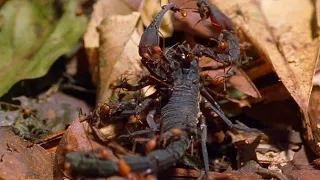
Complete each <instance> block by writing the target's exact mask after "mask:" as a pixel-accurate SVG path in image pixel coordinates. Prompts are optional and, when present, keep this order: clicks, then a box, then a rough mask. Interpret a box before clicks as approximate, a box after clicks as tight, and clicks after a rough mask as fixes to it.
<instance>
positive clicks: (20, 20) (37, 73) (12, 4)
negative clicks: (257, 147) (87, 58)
mask: <svg viewBox="0 0 320 180" xmlns="http://www.w3.org/2000/svg"><path fill="white" fill-rule="evenodd" d="M53 7H54V6H53V1H47V2H38V1H18V0H13V1H8V2H6V3H5V4H4V5H3V7H2V8H1V10H0V14H1V17H3V19H4V20H3V21H4V25H3V26H2V27H1V31H0V53H1V59H0V72H1V73H0V81H1V86H0V96H2V95H3V94H5V93H6V92H7V91H8V90H9V89H10V88H11V87H12V86H13V85H14V84H15V83H16V82H18V81H20V80H23V79H33V78H38V77H41V76H43V75H45V74H46V73H47V71H48V70H49V68H50V67H51V65H52V64H53V63H54V62H55V61H56V60H57V59H58V58H59V57H60V56H61V55H63V54H66V53H68V52H70V51H71V50H72V48H73V47H74V46H75V45H76V43H77V42H78V40H79V38H80V36H81V35H82V33H83V32H84V30H85V27H86V23H87V18H86V17H85V16H84V15H83V16H76V13H75V12H76V9H77V2H76V1H64V4H63V14H62V15H61V17H60V16H59V18H57V17H58V14H55V13H53V12H54V11H55V9H53ZM43 9H46V11H44V10H43ZM56 18H57V19H56Z"/></svg>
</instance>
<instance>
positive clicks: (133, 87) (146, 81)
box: [111, 75, 150, 91]
mask: <svg viewBox="0 0 320 180" xmlns="http://www.w3.org/2000/svg"><path fill="white" fill-rule="evenodd" d="M148 85H150V78H149V75H147V76H143V77H142V78H141V79H140V80H139V81H138V84H137V85H131V84H129V83H128V81H127V80H126V79H121V80H120V82H118V83H117V84H116V85H113V87H111V88H112V89H118V88H122V89H126V90H127V91H137V90H140V89H142V88H144V87H146V86H148Z"/></svg>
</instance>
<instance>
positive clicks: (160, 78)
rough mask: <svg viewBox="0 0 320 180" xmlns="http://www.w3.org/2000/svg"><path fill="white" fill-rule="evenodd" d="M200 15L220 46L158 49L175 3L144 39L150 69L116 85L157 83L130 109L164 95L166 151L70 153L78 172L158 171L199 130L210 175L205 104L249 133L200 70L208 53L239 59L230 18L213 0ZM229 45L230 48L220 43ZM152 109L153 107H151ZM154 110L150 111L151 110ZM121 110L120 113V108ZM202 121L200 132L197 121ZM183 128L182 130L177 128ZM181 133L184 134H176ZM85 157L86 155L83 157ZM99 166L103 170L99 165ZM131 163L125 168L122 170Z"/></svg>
mask: <svg viewBox="0 0 320 180" xmlns="http://www.w3.org/2000/svg"><path fill="white" fill-rule="evenodd" d="M197 5H198V8H199V10H198V11H199V13H200V16H201V18H209V17H210V19H211V21H212V24H213V27H214V28H215V29H216V30H218V31H219V32H220V35H219V37H218V42H219V43H220V44H219V45H218V47H216V49H214V50H213V49H209V48H207V47H205V46H195V47H193V48H192V49H191V48H190V47H189V46H188V45H186V44H185V43H181V44H178V45H175V46H173V47H170V48H166V49H164V50H162V49H161V48H160V47H159V44H160V37H159V33H158V31H159V26H160V24H161V21H162V18H163V16H164V15H165V13H167V12H168V11H170V10H171V11H173V12H178V11H180V10H181V9H180V8H178V7H177V6H176V5H175V4H174V3H169V4H167V5H166V6H164V7H163V8H162V10H161V11H160V12H159V13H158V15H157V16H156V17H155V19H154V20H153V21H152V23H151V24H150V25H149V26H148V27H147V29H146V30H145V32H144V34H143V35H142V37H141V41H140V44H139V54H140V56H141V57H142V60H141V62H142V64H143V65H144V67H146V69H147V70H148V71H149V73H150V74H149V75H147V76H145V77H143V78H142V79H141V80H140V81H139V82H138V84H137V85H131V84H129V83H127V82H120V83H118V84H117V85H116V88H123V89H126V90H129V91H136V90H139V89H142V88H143V87H146V86H148V85H152V86H154V87H155V89H156V92H155V93H153V94H152V95H150V97H146V98H145V100H144V102H143V103H141V104H144V106H143V107H141V106H137V107H136V108H131V109H130V111H129V113H128V111H127V112H126V114H138V113H141V112H142V111H144V110H145V109H146V107H147V106H148V104H150V103H151V102H153V103H154V101H152V99H156V98H158V99H161V104H162V108H161V117H160V119H161V134H160V137H159V138H156V139H158V140H159V142H160V143H158V144H162V149H158V150H153V149H151V150H149V151H148V153H147V155H146V156H125V157H123V158H121V159H120V160H119V162H115V161H112V160H105V159H103V158H100V159H99V158H97V155H93V154H92V153H88V152H70V153H68V154H66V162H69V163H70V169H71V170H72V172H73V173H74V174H76V175H77V176H86V177H109V176H112V175H123V176H128V174H129V173H131V172H147V173H150V172H159V171H161V170H164V169H166V168H169V167H171V166H173V165H175V164H176V163H177V162H179V160H180V159H181V158H182V157H183V156H184V154H185V152H186V151H187V149H188V148H189V147H190V142H191V139H192V137H194V136H196V135H198V134H200V136H201V147H202V148H201V149H202V156H203V160H204V170H205V175H206V177H207V178H209V176H208V172H209V162H208V152H207V148H206V136H207V129H206V123H205V121H206V120H205V116H204V115H202V113H201V110H200V105H199V102H200V104H203V105H204V108H206V109H209V110H212V111H214V112H215V113H216V114H217V115H218V116H220V118H221V119H222V120H223V121H224V122H225V123H226V125H227V126H228V128H229V129H230V130H234V131H238V130H244V131H250V130H251V129H250V128H247V127H242V126H237V125H234V124H233V123H232V122H231V121H230V120H229V119H228V118H227V117H226V116H225V114H224V113H223V111H222V110H221V109H220V107H219V105H218V104H217V103H216V102H215V100H214V99H213V97H212V96H211V94H210V93H209V92H208V90H207V89H206V87H205V86H204V85H202V84H201V78H200V72H201V71H205V70H207V69H202V68H201V67H199V59H200V58H201V57H202V56H208V57H211V58H213V59H214V60H217V61H219V62H223V63H227V64H231V63H235V62H237V61H238V60H239V59H240V56H241V55H240V48H239V42H238V39H237V37H236V35H235V32H234V28H233V25H232V23H231V21H230V19H229V18H227V17H226V16H225V15H224V14H223V13H221V12H220V11H218V10H217V9H216V8H215V7H214V6H213V5H212V4H211V3H210V2H209V1H208V0H198V3H197ZM222 42H224V43H227V46H228V47H227V48H225V47H222V46H221V43H222ZM148 107H149V106H148ZM150 112H151V111H150ZM120 113H121V112H120ZM199 121H200V132H199V131H198V130H199V128H198V126H197V124H198V123H199ZM177 130H178V131H177ZM177 132H179V133H177ZM79 156H80V157H82V158H79ZM96 164H99V168H98V170H97V169H94V168H96ZM123 167H126V169H127V170H126V171H125V172H124V171H123V170H122V169H123Z"/></svg>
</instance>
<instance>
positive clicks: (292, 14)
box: [214, 0, 319, 109]
mask: <svg viewBox="0 0 320 180" xmlns="http://www.w3.org/2000/svg"><path fill="white" fill-rule="evenodd" d="M214 2H215V3H214V4H216V5H217V6H218V7H219V8H220V9H222V10H224V11H225V12H226V11H227V10H228V9H232V8H233V9H234V7H236V6H239V7H241V9H244V10H243V11H244V12H248V14H249V18H247V20H246V21H245V20H244V19H245V18H244V17H243V16H244V15H243V16H242V17H240V16H234V18H233V22H234V24H235V25H236V26H237V27H239V29H240V30H241V31H242V33H243V34H244V35H245V36H246V37H247V38H248V39H249V41H250V42H251V43H252V44H253V45H254V47H255V48H256V50H257V51H258V54H259V55H260V56H261V57H262V58H263V59H265V60H266V61H267V62H269V63H270V65H271V66H272V67H273V69H274V71H275V72H276V73H277V75H278V76H279V78H280V80H281V81H282V82H283V84H284V85H285V87H286V88H287V89H288V91H289V93H290V94H291V96H292V97H293V98H294V99H295V101H296V102H297V104H298V105H299V106H300V107H301V108H302V109H307V108H308V102H309V97H310V93H311V87H312V77H313V74H314V69H315V64H316V61H317V54H318V48H319V41H318V40H313V39H312V27H311V23H310V22H311V21H312V18H313V13H312V12H313V6H312V3H311V2H309V1H299V0H295V1H290V0H281V1H268V0H263V1H252V2H251V3H247V1H228V2H227V3H225V1H217V0H216V1H214ZM288 4H290V8H283V7H285V6H287V5H288ZM233 14H235V12H234V13H233ZM230 16H231V15H230Z"/></svg>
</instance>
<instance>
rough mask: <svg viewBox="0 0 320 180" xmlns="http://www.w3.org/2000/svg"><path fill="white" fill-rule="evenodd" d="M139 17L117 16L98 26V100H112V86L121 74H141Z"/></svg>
mask: <svg viewBox="0 0 320 180" xmlns="http://www.w3.org/2000/svg"><path fill="white" fill-rule="evenodd" d="M139 17H140V14H139V13H138V12H133V13H132V14H129V15H126V16H121V15H114V16H110V17H107V18H105V19H104V20H103V21H102V23H101V25H100V26H99V32H100V42H101V44H100V50H99V52H100V53H99V55H100V57H99V61H100V62H99V77H100V79H99V93H98V100H99V101H102V102H104V101H106V100H107V99H108V98H110V97H111V95H112V92H113V91H112V90H111V89H110V84H111V83H112V82H114V81H115V80H117V79H118V78H120V77H121V75H124V74H127V75H135V74H137V73H138V72H141V71H142V68H141V66H140V56H139V54H138V46H137V45H138V44H139V40H140V36H139V34H138V32H137V30H136V24H137V22H138V19H139Z"/></svg>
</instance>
